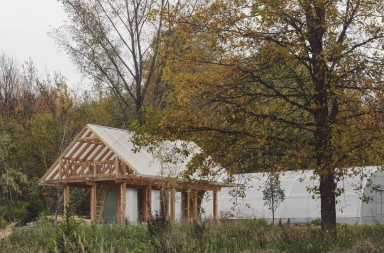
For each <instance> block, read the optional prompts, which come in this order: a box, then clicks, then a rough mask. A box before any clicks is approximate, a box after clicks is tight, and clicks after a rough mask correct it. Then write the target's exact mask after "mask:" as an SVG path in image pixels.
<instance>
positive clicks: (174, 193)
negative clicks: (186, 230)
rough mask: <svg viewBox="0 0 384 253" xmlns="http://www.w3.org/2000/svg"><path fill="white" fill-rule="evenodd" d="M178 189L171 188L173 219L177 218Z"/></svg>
mask: <svg viewBox="0 0 384 253" xmlns="http://www.w3.org/2000/svg"><path fill="white" fill-rule="evenodd" d="M175 206H176V190H175V189H171V220H173V221H175V220H176V208H175Z"/></svg>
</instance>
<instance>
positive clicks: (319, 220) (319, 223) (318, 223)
mask: <svg viewBox="0 0 384 253" xmlns="http://www.w3.org/2000/svg"><path fill="white" fill-rule="evenodd" d="M310 223H311V224H312V225H315V226H321V219H320V218H316V219H314V220H311V222H310Z"/></svg>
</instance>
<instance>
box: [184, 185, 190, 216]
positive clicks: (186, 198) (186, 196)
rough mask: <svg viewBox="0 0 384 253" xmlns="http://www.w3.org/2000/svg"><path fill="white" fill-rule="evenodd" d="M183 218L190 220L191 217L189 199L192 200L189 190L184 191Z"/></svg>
mask: <svg viewBox="0 0 384 253" xmlns="http://www.w3.org/2000/svg"><path fill="white" fill-rule="evenodd" d="M183 195H184V197H183V218H184V219H185V220H189V218H190V211H189V210H190V209H191V208H190V206H189V201H190V196H189V195H190V193H189V190H188V191H186V192H184V193H183Z"/></svg>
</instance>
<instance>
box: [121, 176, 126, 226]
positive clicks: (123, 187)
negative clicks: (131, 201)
mask: <svg viewBox="0 0 384 253" xmlns="http://www.w3.org/2000/svg"><path fill="white" fill-rule="evenodd" d="M120 189H121V190H120V196H121V200H120V205H121V209H120V219H121V220H120V222H124V221H125V218H126V217H125V210H126V192H127V186H126V184H125V183H121V184H120Z"/></svg>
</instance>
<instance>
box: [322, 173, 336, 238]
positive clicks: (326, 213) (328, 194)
mask: <svg viewBox="0 0 384 253" xmlns="http://www.w3.org/2000/svg"><path fill="white" fill-rule="evenodd" d="M335 188H336V184H335V180H334V171H333V170H332V172H330V173H329V174H328V175H326V176H324V177H323V176H321V177H320V199H321V230H322V231H323V232H326V233H328V232H331V233H335V234H336V203H335Z"/></svg>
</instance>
